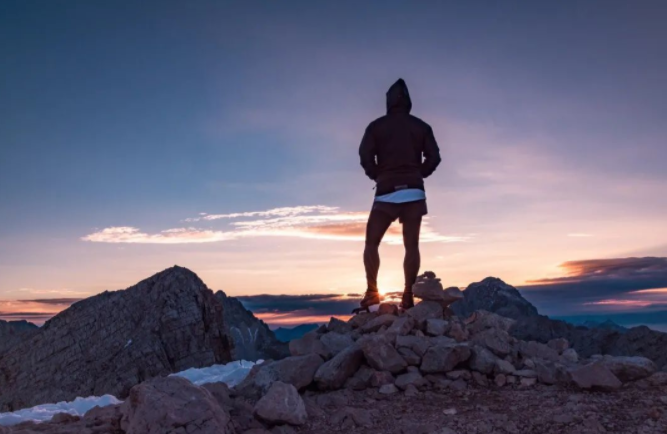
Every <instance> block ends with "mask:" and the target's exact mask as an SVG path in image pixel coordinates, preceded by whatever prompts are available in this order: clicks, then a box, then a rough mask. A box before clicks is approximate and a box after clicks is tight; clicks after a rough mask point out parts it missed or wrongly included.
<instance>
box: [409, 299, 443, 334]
mask: <svg viewBox="0 0 667 434" xmlns="http://www.w3.org/2000/svg"><path fill="white" fill-rule="evenodd" d="M407 315H408V316H410V317H412V318H413V319H414V320H415V323H416V324H417V326H418V327H419V328H423V327H424V324H425V323H426V320H427V319H432V318H435V319H442V317H443V315H442V306H441V305H440V303H438V302H435V301H422V302H420V303H418V304H417V305H416V306H415V307H413V308H412V309H408V311H407Z"/></svg>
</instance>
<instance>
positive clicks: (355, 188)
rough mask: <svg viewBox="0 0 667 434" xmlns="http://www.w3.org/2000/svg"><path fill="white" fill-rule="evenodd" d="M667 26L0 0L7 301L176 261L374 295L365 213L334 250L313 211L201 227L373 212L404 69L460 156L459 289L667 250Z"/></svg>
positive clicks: (390, 262) (552, 14)
mask: <svg viewBox="0 0 667 434" xmlns="http://www.w3.org/2000/svg"><path fill="white" fill-rule="evenodd" d="M666 20H667V3H665V2H662V1H638V2H627V1H598V2H594V1H586V2H575V1H563V2H511V1H508V2H495V1H494V2H492V1H489V2H480V1H471V2H440V1H422V2H419V3H412V2H405V1H382V2H351V1H342V2H326V3H324V2H310V1H294V2H289V3H286V2H268V1H267V2H236V4H234V5H232V4H231V2H180V1H159V2H157V1H147V2H133V1H132V2H131V1H117V2H90V1H4V2H2V3H1V4H0V59H1V60H0V61H1V62H2V65H1V67H0V119H2V123H1V126H0V146H1V148H0V197H1V198H2V201H1V203H0V299H2V298H5V299H12V298H18V297H20V296H21V295H22V294H24V293H26V294H34V295H37V296H40V297H41V296H43V295H45V294H47V295H48V294H51V293H53V294H54V296H68V295H72V294H73V295H75V296H77V295H82V294H83V295H87V294H90V293H94V292H97V291H100V290H103V289H115V288H119V287H125V286H128V285H130V284H132V283H134V282H135V281H137V280H139V279H140V278H143V277H146V276H148V275H150V274H152V273H153V272H156V271H159V270H160V269H162V268H164V267H167V266H170V265H173V264H174V263H179V264H181V265H186V266H189V267H191V268H192V269H193V270H195V271H197V272H198V273H199V274H200V275H202V277H203V278H204V280H205V281H206V282H207V283H209V285H211V286H212V287H214V288H224V289H225V290H227V291H228V292H230V293H232V294H234V293H257V292H260V291H261V292H274V293H277V292H288V293H303V292H313V291H314V292H318V291H322V292H331V290H334V291H336V290H340V291H342V292H359V291H360V290H363V288H360V287H359V285H361V284H362V282H363V275H362V269H361V263H360V261H359V258H358V251H359V249H360V246H361V244H360V242H359V240H358V238H359V237H358V235H359V234H358V233H357V232H355V231H357V229H358V226H359V224H362V223H363V214H359V216H357V217H355V218H356V220H354V221H353V222H352V223H350V224H351V225H352V224H354V225H355V226H354V227H352V226H350V229H349V234H350V236H349V237H348V238H344V239H342V238H341V239H339V240H338V241H337V240H336V239H335V238H336V237H333V238H334V239H329V238H326V237H324V239H320V238H317V237H315V238H314V239H313V236H312V233H311V232H308V231H306V230H304V229H303V227H304V225H305V226H308V225H310V224H312V221H311V220H308V221H306V222H304V221H303V220H299V219H298V218H297V217H298V216H303V214H304V213H306V214H307V212H305V211H303V210H302V209H301V208H299V210H298V211H294V213H295V214H291V215H290V218H291V219H292V220H289V221H281V222H279V223H280V224H281V225H283V226H280V227H279V228H278V227H275V225H274V226H272V227H271V230H263V231H260V230H259V229H258V228H259V227H260V226H262V225H263V226H262V228H264V227H265V226H266V222H264V221H262V222H254V223H252V222H251V225H252V228H251V229H247V228H248V226H243V225H238V223H243V222H238V221H231V220H230V218H229V217H222V218H220V219H212V220H209V221H206V222H204V221H202V220H199V221H198V220H193V219H196V218H197V216H198V215H199V213H209V214H215V215H219V214H229V213H239V212H249V211H263V210H272V209H274V208H282V207H306V206H317V205H318V206H324V207H336V208H337V209H336V210H328V211H326V213H325V216H324V217H323V218H325V219H329V220H331V221H340V219H341V218H344V217H341V216H344V215H345V213H349V212H357V213H363V212H366V210H367V209H368V207H369V203H370V200H371V195H372V192H371V188H372V184H370V183H369V182H368V180H367V179H365V178H364V176H363V173H362V171H361V170H360V168H359V165H358V161H357V155H356V151H357V146H358V144H359V140H360V138H361V134H362V132H363V129H364V128H365V126H366V125H367V124H368V122H369V121H371V120H372V119H374V118H375V117H378V116H380V115H382V113H383V111H384V92H385V91H386V89H387V87H388V86H389V85H390V84H391V83H392V82H393V81H395V80H396V78H398V77H403V78H405V79H406V81H407V83H408V86H409V87H410V91H411V94H412V95H413V96H414V100H415V103H414V114H416V115H417V116H419V117H421V118H423V119H424V120H426V121H427V122H429V123H431V124H432V125H433V127H434V130H435V132H436V137H437V138H438V141H439V143H440V145H441V148H442V150H443V156H444V157H445V161H444V163H443V165H442V166H441V168H440V170H439V171H438V172H437V173H436V175H434V177H433V178H432V179H430V180H429V184H428V185H427V191H428V197H429V204H430V205H429V207H430V209H431V219H430V220H429V222H428V224H429V227H430V231H431V232H430V233H429V234H427V235H428V237H429V238H428V239H429V240H430V241H432V242H431V243H428V245H427V246H425V247H424V255H423V256H424V258H425V264H424V266H425V267H430V268H433V269H435V270H436V271H441V273H439V274H445V275H446V276H447V279H448V280H449V283H450V284H456V285H460V286H465V285H467V284H468V283H470V282H471V281H475V280H481V279H482V278H483V277H485V276H487V275H497V276H500V277H503V278H505V280H508V281H509V282H510V283H513V284H516V285H521V284H524V283H526V282H527V281H529V280H536V279H544V278H555V277H558V276H559V275H560V274H561V273H562V270H561V269H559V268H558V266H559V264H561V263H564V262H567V261H573V260H583V259H599V258H615V257H626V256H630V255H638V256H641V255H657V256H660V255H667V249H666V248H665V246H667V229H665V225H664V216H665V213H666V212H667V199H665V195H664V191H665V189H666V187H667V175H666V174H665V170H664V162H665V161H666V159H667V146H666V145H665V142H666V137H667V82H666V80H665V78H664V77H666V76H667V43H665V42H666V41H667V30H666V27H665V25H664V23H665V22H666ZM317 212H319V211H317ZM317 212H316V213H317ZM271 215H275V214H269V216H271ZM295 216H297V217H295ZM246 217H248V216H246ZM267 218H268V217H267ZM187 219H189V220H187ZM274 223H275V222H274ZM274 223H271V224H274ZM118 228H121V229H118ZM123 228H124V229H123ZM127 228H129V229H127ZM105 229H109V230H108V231H107V232H104V231H105ZM169 230H172V231H171V232H164V231H169ZM128 231H129V232H128ZM290 231H291V232H290ZM287 232H289V233H287ZM128 234H129V235H128ZM320 235H321V234H320ZM325 235H326V234H325ZM355 237H356V238H355ZM349 240H353V242H349ZM547 246H548V247H547ZM387 249H389V250H387V252H386V253H385V257H386V258H387V262H386V264H387V267H386V268H385V269H383V271H382V272H381V274H382V275H383V276H385V277H384V279H385V281H384V283H385V286H387V287H388V288H387V289H388V290H389V289H392V288H391V287H392V286H398V284H396V282H398V281H400V275H401V271H400V261H401V254H402V253H401V251H400V248H395V247H387ZM332 258H333V259H332ZM249 269H251V270H253V271H254V272H256V273H259V274H260V275H264V276H270V277H267V278H265V279H264V280H261V279H255V280H252V279H251V281H250V282H249V281H248V279H247V276H248V272H249ZM295 270H299V272H300V273H305V275H307V276H308V278H307V279H304V281H298V282H294V278H293V276H294V272H295ZM381 279H382V278H381ZM306 280H307V282H306ZM313 282H315V283H313ZM381 283H382V282H381ZM49 291H51V292H49Z"/></svg>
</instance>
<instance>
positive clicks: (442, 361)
mask: <svg viewBox="0 0 667 434" xmlns="http://www.w3.org/2000/svg"><path fill="white" fill-rule="evenodd" d="M468 358H470V347H468V346H467V345H435V346H433V347H431V348H429V349H428V350H427V351H426V354H424V357H423V358H422V364H421V367H420V369H421V371H422V372H423V373H425V374H438V373H445V372H449V371H451V370H453V369H454V368H455V367H456V366H457V365H458V364H460V363H462V362H465V361H466V360H468Z"/></svg>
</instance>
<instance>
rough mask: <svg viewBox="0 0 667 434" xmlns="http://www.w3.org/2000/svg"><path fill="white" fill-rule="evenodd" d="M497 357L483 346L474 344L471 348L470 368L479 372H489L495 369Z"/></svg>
mask: <svg viewBox="0 0 667 434" xmlns="http://www.w3.org/2000/svg"><path fill="white" fill-rule="evenodd" d="M497 361H498V358H497V357H496V356H495V355H494V354H493V353H492V352H491V351H489V350H487V349H486V348H484V347H480V346H474V347H472V348H471V354H470V362H469V365H470V369H472V370H473V371H477V372H481V373H482V374H491V373H493V371H494V370H495V369H496V363H497Z"/></svg>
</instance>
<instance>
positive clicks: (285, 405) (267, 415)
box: [255, 381, 308, 425]
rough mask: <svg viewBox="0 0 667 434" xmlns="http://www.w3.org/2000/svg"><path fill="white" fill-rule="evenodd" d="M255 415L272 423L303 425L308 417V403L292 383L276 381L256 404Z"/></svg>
mask: <svg viewBox="0 0 667 434" xmlns="http://www.w3.org/2000/svg"><path fill="white" fill-rule="evenodd" d="M255 416H257V418H258V419H260V420H262V421H264V422H266V423H268V424H270V425H276V424H285V423H288V424H290V425H303V424H304V423H306V420H307V419H308V413H306V405H305V404H304V402H303V399H301V396H299V392H298V391H297V390H296V388H295V387H294V386H292V385H291V384H286V383H283V382H281V381H276V382H275V383H273V384H272V385H271V387H270V388H269V390H268V392H266V395H264V396H263V397H262V398H261V399H260V400H259V401H257V404H256V405H255Z"/></svg>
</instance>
